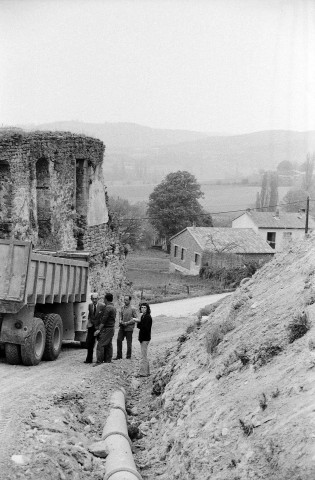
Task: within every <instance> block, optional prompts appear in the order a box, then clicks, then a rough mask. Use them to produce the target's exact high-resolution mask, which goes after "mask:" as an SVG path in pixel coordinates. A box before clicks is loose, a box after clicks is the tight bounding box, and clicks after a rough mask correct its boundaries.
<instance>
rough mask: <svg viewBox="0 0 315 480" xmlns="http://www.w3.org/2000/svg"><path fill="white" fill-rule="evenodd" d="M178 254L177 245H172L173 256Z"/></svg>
mask: <svg viewBox="0 0 315 480" xmlns="http://www.w3.org/2000/svg"><path fill="white" fill-rule="evenodd" d="M177 254H178V246H177V245H174V257H177Z"/></svg>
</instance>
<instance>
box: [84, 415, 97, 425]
mask: <svg viewBox="0 0 315 480" xmlns="http://www.w3.org/2000/svg"><path fill="white" fill-rule="evenodd" d="M86 419H87V421H88V422H89V423H90V424H91V425H94V424H95V418H94V417H93V416H92V415H88V416H87V417H86Z"/></svg>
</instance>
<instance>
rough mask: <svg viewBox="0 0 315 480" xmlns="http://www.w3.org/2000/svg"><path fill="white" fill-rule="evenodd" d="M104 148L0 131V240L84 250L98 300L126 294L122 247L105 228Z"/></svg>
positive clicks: (80, 140) (68, 136)
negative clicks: (107, 295) (109, 293)
mask: <svg viewBox="0 0 315 480" xmlns="http://www.w3.org/2000/svg"><path fill="white" fill-rule="evenodd" d="M104 150H105V146H104V144H103V143H102V142H101V141H100V140H97V139H94V138H90V137H86V136H83V135H75V134H72V133H68V132H24V131H22V130H14V131H8V130H5V131H3V132H1V131H0V237H1V238H10V237H13V238H16V239H20V240H26V241H32V243H33V245H34V246H35V247H37V248H45V249H50V250H64V251H71V250H85V251H88V252H90V254H91V272H90V283H91V287H92V290H94V289H95V290H98V291H99V292H100V293H101V294H103V293H105V291H106V290H108V289H110V290H112V291H114V293H116V295H119V292H120V290H121V289H122V290H124V288H125V280H124V276H125V269H124V254H123V247H122V245H121V244H120V242H119V239H118V236H117V234H116V233H115V232H113V231H112V230H111V229H110V227H109V226H108V210H107V203H106V193H105V186H104V183H103V172H102V163H103V155H104Z"/></svg>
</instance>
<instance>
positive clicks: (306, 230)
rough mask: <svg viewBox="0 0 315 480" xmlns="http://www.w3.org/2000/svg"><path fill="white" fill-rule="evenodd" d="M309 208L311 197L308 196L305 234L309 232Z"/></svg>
mask: <svg viewBox="0 0 315 480" xmlns="http://www.w3.org/2000/svg"><path fill="white" fill-rule="evenodd" d="M309 210H310V197H307V199H306V212H305V215H306V217H305V235H306V234H307V232H308V215H309Z"/></svg>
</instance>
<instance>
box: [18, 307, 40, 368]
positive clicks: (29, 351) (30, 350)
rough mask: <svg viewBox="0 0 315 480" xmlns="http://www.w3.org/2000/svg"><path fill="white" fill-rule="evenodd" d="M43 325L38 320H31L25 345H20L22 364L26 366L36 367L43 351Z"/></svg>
mask: <svg viewBox="0 0 315 480" xmlns="http://www.w3.org/2000/svg"><path fill="white" fill-rule="evenodd" d="M45 339H46V332H45V325H44V322H43V320H41V319H40V318H36V317H34V318H33V325H32V330H31V333H30V335H29V336H28V337H26V339H25V345H21V356H22V362H23V364H24V365H26V366H28V367H29V366H33V365H38V364H39V362H40V361H41V359H42V357H43V354H44V349H45Z"/></svg>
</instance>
